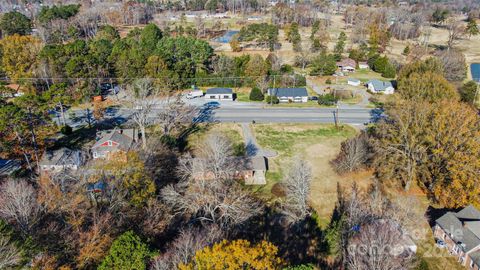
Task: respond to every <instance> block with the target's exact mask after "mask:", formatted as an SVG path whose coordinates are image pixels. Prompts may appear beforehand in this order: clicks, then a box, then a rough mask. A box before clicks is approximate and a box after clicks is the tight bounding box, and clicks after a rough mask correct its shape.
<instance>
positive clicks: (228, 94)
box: [205, 88, 233, 101]
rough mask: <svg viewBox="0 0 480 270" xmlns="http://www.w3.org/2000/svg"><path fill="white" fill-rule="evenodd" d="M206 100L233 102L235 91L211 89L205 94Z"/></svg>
mask: <svg viewBox="0 0 480 270" xmlns="http://www.w3.org/2000/svg"><path fill="white" fill-rule="evenodd" d="M205 99H206V100H230V101H232V100H233V91H232V89H231V88H210V89H207V93H206V94H205Z"/></svg>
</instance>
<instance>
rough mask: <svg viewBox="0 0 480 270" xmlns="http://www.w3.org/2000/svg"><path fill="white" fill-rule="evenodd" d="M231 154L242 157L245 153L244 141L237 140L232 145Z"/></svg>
mask: <svg viewBox="0 0 480 270" xmlns="http://www.w3.org/2000/svg"><path fill="white" fill-rule="evenodd" d="M233 154H234V155H235V156H237V157H242V156H245V155H246V154H247V150H246V147H245V143H244V142H239V143H237V144H235V145H234V146H233Z"/></svg>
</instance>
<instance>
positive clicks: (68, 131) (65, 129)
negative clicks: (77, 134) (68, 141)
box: [60, 125, 73, 135]
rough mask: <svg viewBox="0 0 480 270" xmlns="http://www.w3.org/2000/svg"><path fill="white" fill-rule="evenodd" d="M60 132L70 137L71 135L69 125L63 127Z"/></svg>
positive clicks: (71, 130)
mask: <svg viewBox="0 0 480 270" xmlns="http://www.w3.org/2000/svg"><path fill="white" fill-rule="evenodd" d="M60 132H61V133H62V134H64V135H70V134H72V133H73V129H72V127H71V126H69V125H65V126H63V127H62V128H61V129H60Z"/></svg>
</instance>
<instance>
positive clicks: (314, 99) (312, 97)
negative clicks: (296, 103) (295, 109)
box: [308, 96, 318, 101]
mask: <svg viewBox="0 0 480 270" xmlns="http://www.w3.org/2000/svg"><path fill="white" fill-rule="evenodd" d="M308 99H309V100H313V101H318V97H317V96H311V97H309V98H308Z"/></svg>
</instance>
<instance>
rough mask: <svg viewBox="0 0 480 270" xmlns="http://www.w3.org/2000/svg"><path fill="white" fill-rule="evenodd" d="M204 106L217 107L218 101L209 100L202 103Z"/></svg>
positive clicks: (218, 105)
mask: <svg viewBox="0 0 480 270" xmlns="http://www.w3.org/2000/svg"><path fill="white" fill-rule="evenodd" d="M203 106H204V107H205V108H218V107H220V103H219V102H217V101H210V102H207V103H205V104H204V105H203Z"/></svg>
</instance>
